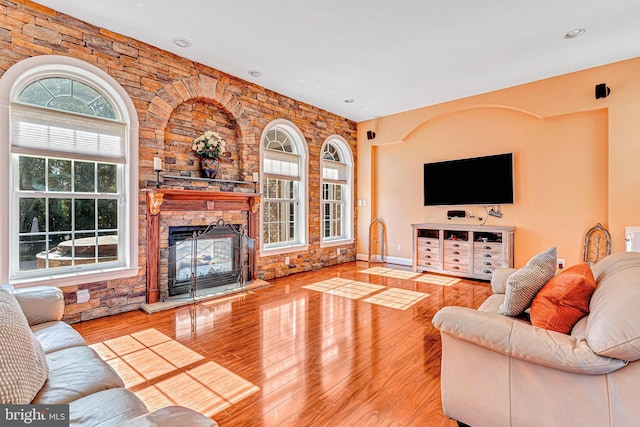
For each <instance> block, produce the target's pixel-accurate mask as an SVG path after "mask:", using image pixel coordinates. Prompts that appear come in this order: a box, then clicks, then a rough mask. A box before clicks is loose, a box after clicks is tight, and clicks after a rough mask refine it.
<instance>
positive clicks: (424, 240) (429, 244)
mask: <svg viewBox="0 0 640 427" xmlns="http://www.w3.org/2000/svg"><path fill="white" fill-rule="evenodd" d="M417 242H418V248H421V247H425V248H438V249H439V248H440V240H439V239H431V238H428V237H418V239H417Z"/></svg>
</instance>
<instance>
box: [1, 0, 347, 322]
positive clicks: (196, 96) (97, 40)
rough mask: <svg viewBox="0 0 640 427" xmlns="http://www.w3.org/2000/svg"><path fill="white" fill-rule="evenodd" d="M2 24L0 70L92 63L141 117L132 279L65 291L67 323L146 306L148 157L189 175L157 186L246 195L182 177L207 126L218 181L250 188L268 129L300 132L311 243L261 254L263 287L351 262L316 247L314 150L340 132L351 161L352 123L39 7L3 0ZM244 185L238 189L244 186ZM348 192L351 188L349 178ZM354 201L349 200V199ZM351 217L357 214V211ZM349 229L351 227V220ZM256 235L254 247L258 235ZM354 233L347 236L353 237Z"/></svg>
mask: <svg viewBox="0 0 640 427" xmlns="http://www.w3.org/2000/svg"><path fill="white" fill-rule="evenodd" d="M0 21H1V22H2V27H3V28H5V29H6V31H5V32H4V33H0V39H2V41H3V43H5V48H4V52H5V54H4V55H3V60H2V61H0V74H2V73H4V72H5V71H6V70H7V69H8V68H9V67H11V66H12V65H14V64H15V63H17V62H18V61H20V60H22V59H25V58H28V57H32V56H39V55H51V54H56V55H66V56H71V57H74V58H77V59H79V60H82V61H85V62H88V63H91V64H93V65H95V66H97V67H99V68H101V69H102V70H104V71H105V72H106V73H108V74H109V75H110V76H111V77H113V78H114V79H115V80H116V81H117V82H118V83H119V84H120V85H121V86H122V88H123V89H124V90H125V91H126V92H127V94H128V95H129V96H130V98H131V100H132V101H133V104H134V105H135V107H136V109H137V113H138V123H139V129H138V134H139V149H138V159H137V160H134V162H133V165H134V166H137V167H138V178H139V189H140V192H139V197H138V230H137V234H138V267H139V268H138V275H137V276H135V277H129V278H124V279H117V280H109V281H102V282H94V283H85V284H81V285H77V286H76V285H74V286H66V287H62V290H63V292H64V294H65V302H66V308H65V315H64V319H65V320H66V321H67V322H69V323H74V322H79V321H82V320H88V319H92V318H96V317H102V316H108V315H111V314H116V313H120V312H124V311H130V310H135V309H138V308H139V307H140V306H141V305H142V304H143V303H145V302H146V301H147V299H148V297H149V292H148V291H147V288H148V282H149V277H148V270H149V262H151V259H152V258H153V254H151V253H148V241H147V240H148V238H149V236H148V222H149V221H150V220H149V218H148V216H149V214H148V205H147V196H148V193H149V191H155V173H154V171H153V158H154V157H160V158H161V159H162V164H163V171H162V174H165V175H175V176H183V177H185V179H162V178H161V181H162V182H161V188H160V190H166V191H168V190H175V191H187V192H189V191H198V192H202V193H211V194H213V193H230V194H236V193H238V192H240V191H243V190H242V187H243V186H234V185H226V184H224V183H220V182H206V181H196V180H189V179H188V178H187V176H194V177H195V176H198V173H199V172H198V166H197V158H196V157H195V156H194V155H193V153H192V152H191V151H190V145H191V142H192V141H193V139H194V138H195V137H197V136H198V135H201V134H202V133H204V132H205V131H207V130H215V131H216V132H218V133H220V134H221V135H222V137H223V138H224V139H225V141H226V143H227V144H226V145H227V152H226V153H225V155H224V156H223V158H222V159H221V161H220V171H219V173H218V176H217V178H218V179H221V180H227V181H244V182H247V183H251V182H252V181H253V174H254V172H257V171H259V170H260V164H259V162H260V138H261V135H262V132H263V130H264V129H265V127H266V126H267V125H268V124H269V123H271V122H273V121H274V120H278V119H281V120H286V121H288V122H290V123H292V124H293V125H294V126H296V127H297V128H298V129H299V130H300V132H301V133H302V134H303V135H304V138H305V142H306V145H307V151H308V171H309V174H308V177H307V182H308V194H309V200H308V217H309V226H308V244H309V247H308V250H307V251H305V252H304V253H302V252H291V253H283V254H279V255H274V256H259V257H258V259H257V264H256V270H257V276H258V278H260V279H264V280H267V281H268V280H269V279H271V278H274V277H279V276H285V275H289V274H292V273H297V272H301V271H307V270H313V269H319V268H322V267H323V266H327V265H331V264H336V263H341V262H347V261H352V260H354V259H355V255H356V248H355V244H354V243H352V244H345V245H341V246H338V247H339V248H340V249H341V250H340V253H341V254H340V255H337V253H336V247H325V248H323V247H321V245H320V241H321V235H320V232H321V228H320V218H321V213H320V212H321V210H320V189H321V176H320V173H321V167H320V151H321V148H322V144H323V143H324V142H325V140H326V139H327V138H328V137H330V136H332V135H338V136H340V137H342V138H344V140H345V141H347V143H348V144H349V146H350V148H351V151H352V154H353V156H354V160H355V157H356V123H355V122H352V121H350V120H347V119H345V118H342V117H339V116H337V115H335V114H331V113H329V112H327V111H324V110H322V109H320V108H316V107H313V106H311V105H307V104H304V103H301V102H298V101H296V100H294V99H291V98H288V97H285V96H282V95H280V94H278V93H275V92H272V91H270V90H267V89H265V88H263V87H261V86H258V85H256V84H253V83H250V82H247V81H244V80H242V79H240V78H237V77H233V76H230V75H227V74H225V73H223V72H221V71H218V70H215V69H212V68H209V67H206V66H204V65H202V64H198V63H195V62H192V61H190V60H188V59H186V58H182V57H179V56H177V55H174V54H172V53H170V52H166V51H163V50H161V49H158V48H156V47H154V46H150V45H148V44H145V43H142V42H140V41H138V40H135V39H133V38H130V37H128V36H127V35H122V34H117V33H114V32H112V31H110V30H109V29H108V28H99V27H96V26H93V25H91V24H88V23H86V22H83V21H80V20H78V19H76V18H73V17H71V16H68V15H65V14H62V13H58V12H56V11H54V10H52V9H49V8H46V7H43V6H40V5H38V4H36V3H31V2H9V1H6V0H0ZM14 34H15V35H18V34H19V35H20V37H17V36H14ZM230 37H231V36H230ZM229 42H230V43H231V41H229ZM354 164H355V162H354ZM355 175H356V174H355V173H354V176H355ZM249 187H250V186H244V188H245V190H246V188H249ZM353 188H354V189H355V188H357V187H356V183H355V182H354V187H353ZM356 198H357V197H356V195H355V194H354V195H353V199H356ZM167 201H168V200H165V201H164V202H163V203H162V204H161V205H160V209H164V211H162V212H161V214H160V215H159V216H160V218H158V219H159V220H162V216H163V215H168V216H167V217H168V218H169V217H171V218H172V219H171V222H174V221H175V222H179V220H178V219H177V216H179V215H180V214H175V212H173V213H170V211H169V210H167V209H168V207H169V206H170V205H171V204H170V203H169V204H167V205H164V203H166V202H167ZM205 204H206V202H205ZM259 209H260V208H259V207H258V210H257V211H256V213H255V218H256V219H259V215H260V210H259ZM204 211H206V212H207V219H201V217H202V215H201V212H203V211H195V210H193V211H189V212H184V214H182V215H183V219H184V222H185V223H189V222H194V221H196V222H197V221H202V223H203V224H204V223H205V222H207V221H209V214H212V215H210V216H214V215H218V214H217V213H216V212H215V209H213V208H212V209H208V208H207V209H205V210H204ZM165 212H166V214H165ZM233 212H234V210H233V209H228V210H227V211H226V212H225V213H221V214H220V215H222V216H223V217H224V216H225V215H234V213H233ZM198 215H200V217H198ZM354 215H357V210H355V209H354ZM156 217H157V215H156ZM257 223H259V221H258V222H257ZM353 223H354V224H355V223H357V218H354V219H353ZM256 227H257V224H256ZM255 231H256V234H257V237H258V245H259V238H260V232H259V230H255ZM355 232H356V230H354V231H353V234H354V236H353V237H356V236H355ZM286 257H289V260H290V261H289V263H288V264H285V259H286ZM80 289H88V290H89V295H90V299H89V301H88V302H85V303H76V300H77V298H76V293H77V291H78V290H80Z"/></svg>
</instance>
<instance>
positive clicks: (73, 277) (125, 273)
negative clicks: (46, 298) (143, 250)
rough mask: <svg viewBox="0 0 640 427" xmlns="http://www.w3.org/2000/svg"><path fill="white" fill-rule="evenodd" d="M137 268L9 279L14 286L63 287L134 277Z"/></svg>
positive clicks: (136, 273)
mask: <svg viewBox="0 0 640 427" xmlns="http://www.w3.org/2000/svg"><path fill="white" fill-rule="evenodd" d="M138 270H139V268H138V267H133V268H132V267H114V268H111V269H104V270H99V271H95V270H94V271H84V272H70V273H64V274H55V275H53V274H52V275H50V276H41V277H29V278H20V279H15V280H11V281H10V282H11V284H12V285H14V287H16V288H27V287H29V286H41V285H47V286H56V287H58V288H64V287H66V286H73V285H82V284H85V283H94V282H103V281H106V280H114V279H124V278H127V277H135V276H137V275H138Z"/></svg>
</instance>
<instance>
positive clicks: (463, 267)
mask: <svg viewBox="0 0 640 427" xmlns="http://www.w3.org/2000/svg"><path fill="white" fill-rule="evenodd" d="M444 269H445V270H450V271H459V272H461V273H468V272H469V264H458V263H451V262H446V261H445V263H444Z"/></svg>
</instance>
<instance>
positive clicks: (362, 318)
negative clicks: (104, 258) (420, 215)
mask: <svg viewBox="0 0 640 427" xmlns="http://www.w3.org/2000/svg"><path fill="white" fill-rule="evenodd" d="M490 294H491V288H490V286H489V284H488V283H485V282H477V281H472V280H461V279H458V278H453V277H449V276H442V275H434V274H416V273H412V272H410V271H408V270H407V268H403V267H399V266H392V265H382V264H371V265H369V264H367V263H366V262H352V263H347V264H342V265H338V266H333V267H329V268H326V269H323V270H321V271H317V272H308V273H299V274H295V275H292V276H289V277H284V278H279V279H274V280H272V281H270V286H268V287H265V288H260V289H255V290H252V291H250V292H247V293H244V294H235V295H231V296H226V297H220V298H217V299H212V300H208V301H202V302H198V303H195V304H192V305H189V306H185V307H179V308H175V309H170V310H167V311H162V312H159V313H154V314H145V313H143V312H142V311H134V312H129V313H123V314H119V315H116V316H111V317H108V318H101V319H96V320H92V321H87V322H83V323H80V324H75V325H73V326H74V327H75V328H76V329H77V330H78V331H79V332H80V333H81V334H82V335H83V336H84V337H85V339H86V340H87V342H88V343H89V344H90V345H92V347H93V348H94V349H96V350H97V351H98V352H99V354H100V355H101V356H102V357H103V358H104V359H105V360H107V361H108V362H109V363H110V364H111V365H112V366H113V367H114V368H115V369H116V370H117V371H118V372H119V373H120V375H121V376H122V377H123V379H124V380H125V383H126V385H127V387H128V388H129V389H131V390H132V391H134V392H136V393H137V394H138V396H140V397H141V398H142V399H143V400H144V401H145V403H146V404H147V406H148V407H149V408H150V409H151V410H153V409H156V408H158V407H162V406H165V405H172V404H179V405H185V406H189V407H191V408H193V409H196V410H198V411H200V412H203V413H205V414H206V415H208V416H210V417H211V418H213V419H214V420H216V421H217V422H218V423H219V424H220V426H252V427H255V426H348V425H353V426H455V425H456V424H455V422H453V421H451V420H449V419H448V418H447V417H445V416H444V415H443V414H442V408H441V404H440V351H441V348H440V336H439V332H438V330H437V329H435V328H434V327H433V326H432V324H431V319H432V317H433V315H434V314H435V313H436V312H437V311H438V309H440V308H441V307H443V306H445V305H462V306H469V307H474V308H475V307H477V306H479V305H480V304H481V303H482V301H484V299H486V297H487V296H488V295H490ZM184 427H187V426H184Z"/></svg>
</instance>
